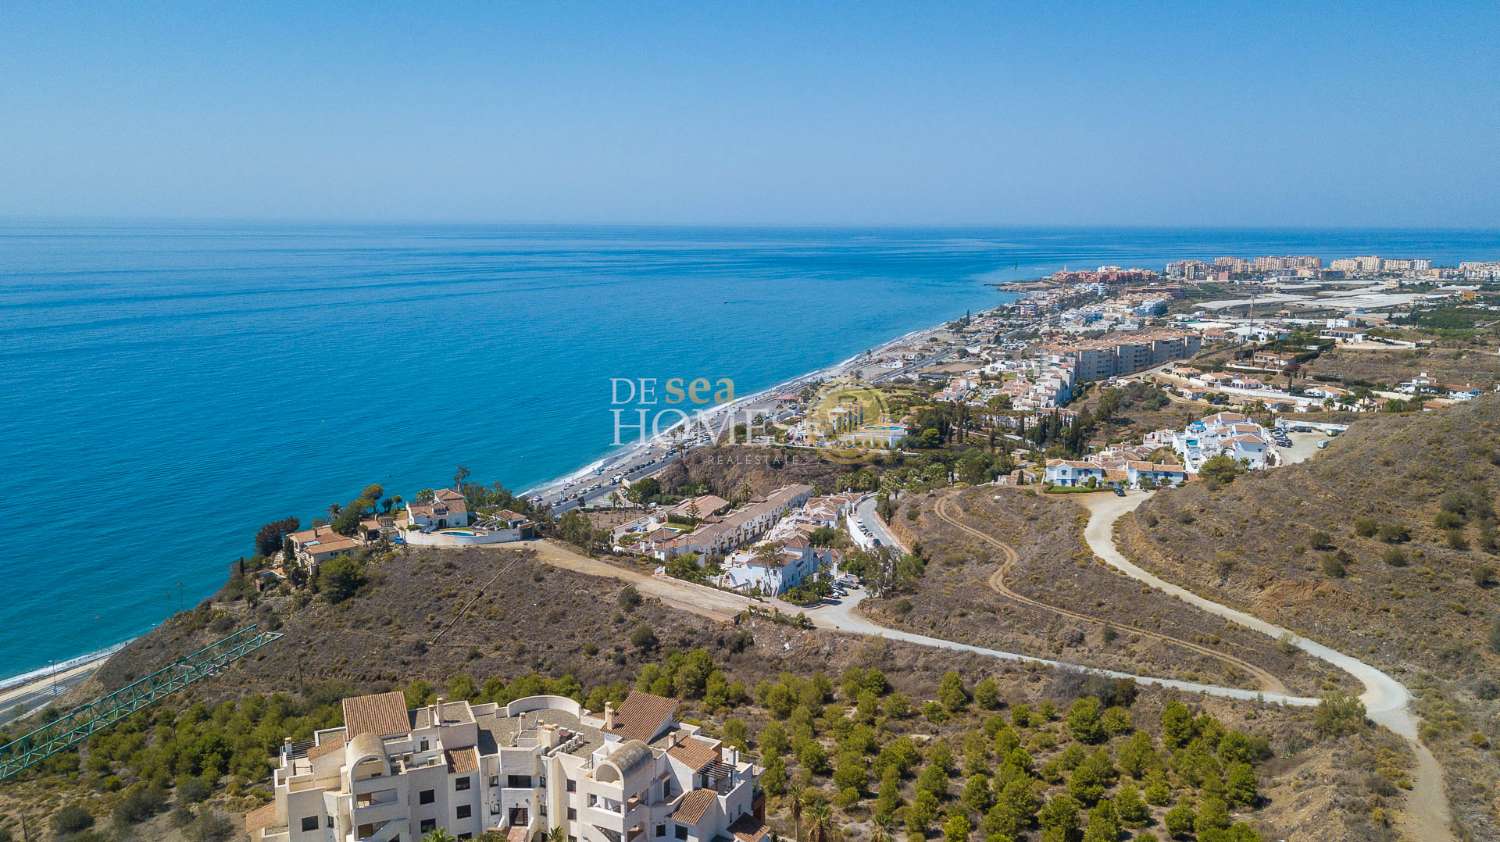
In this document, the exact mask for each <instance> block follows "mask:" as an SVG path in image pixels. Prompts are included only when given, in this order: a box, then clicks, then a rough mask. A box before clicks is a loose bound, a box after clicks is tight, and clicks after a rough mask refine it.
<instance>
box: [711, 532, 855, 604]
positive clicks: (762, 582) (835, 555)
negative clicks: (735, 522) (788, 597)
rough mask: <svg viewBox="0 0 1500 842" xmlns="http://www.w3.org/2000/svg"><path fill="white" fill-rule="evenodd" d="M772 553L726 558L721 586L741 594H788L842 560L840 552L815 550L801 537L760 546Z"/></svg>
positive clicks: (748, 552) (751, 552)
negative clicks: (769, 549)
mask: <svg viewBox="0 0 1500 842" xmlns="http://www.w3.org/2000/svg"><path fill="white" fill-rule="evenodd" d="M762 546H766V547H770V548H773V550H772V551H770V552H767V551H761V552H756V550H755V549H744V550H740V551H739V552H736V553H734V554H733V555H731V556H729V558H727V559H725V562H724V573H723V574H722V575H721V576H720V577H719V581H718V585H719V587H721V588H726V589H728V590H733V591H739V592H741V593H749V594H761V595H765V596H772V595H776V594H782V593H786V592H787V590H789V589H791V588H795V587H797V586H798V585H800V584H802V583H803V582H806V581H808V580H809V579H811V578H812V577H814V576H816V575H817V574H818V573H819V572H821V571H823V570H825V569H832V568H834V567H836V566H837V565H838V563H839V562H840V561H841V560H842V555H841V554H840V553H839V551H838V550H835V549H831V548H828V547H815V546H813V545H812V542H811V541H809V540H807V538H805V537H802V536H797V537H794V538H788V539H785V540H780V541H769V542H763V543H761V544H757V545H756V548H759V547H762Z"/></svg>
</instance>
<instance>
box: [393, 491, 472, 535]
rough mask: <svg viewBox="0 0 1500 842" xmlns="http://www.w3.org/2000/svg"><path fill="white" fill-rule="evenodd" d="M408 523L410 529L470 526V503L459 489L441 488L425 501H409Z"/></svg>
mask: <svg viewBox="0 0 1500 842" xmlns="http://www.w3.org/2000/svg"><path fill="white" fill-rule="evenodd" d="M406 524H407V528H408V529H414V530H433V529H447V528H449V527H455V526H468V525H469V503H468V501H467V500H465V499H464V495H463V494H461V493H459V492H458V491H455V490H454V489H451V488H440V489H438V490H437V491H435V492H433V495H432V499H431V500H428V501H426V502H423V503H414V502H407V504H406Z"/></svg>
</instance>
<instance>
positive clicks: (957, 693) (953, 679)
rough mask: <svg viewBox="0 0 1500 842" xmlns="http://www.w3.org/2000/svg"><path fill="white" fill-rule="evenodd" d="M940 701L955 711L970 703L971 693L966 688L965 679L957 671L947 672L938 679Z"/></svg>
mask: <svg viewBox="0 0 1500 842" xmlns="http://www.w3.org/2000/svg"><path fill="white" fill-rule="evenodd" d="M938 701H940V702H942V703H943V707H945V708H947V709H948V710H949V711H951V712H953V713H958V712H959V711H961V710H963V709H964V708H966V707H968V705H969V693H968V691H966V690H965V689H964V680H963V678H962V677H960V676H959V674H958V673H956V672H951V671H950V672H945V673H943V677H942V678H941V679H940V680H939V681H938Z"/></svg>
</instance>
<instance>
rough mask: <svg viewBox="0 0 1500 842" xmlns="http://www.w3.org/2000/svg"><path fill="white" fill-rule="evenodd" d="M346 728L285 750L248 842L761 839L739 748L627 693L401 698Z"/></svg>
mask: <svg viewBox="0 0 1500 842" xmlns="http://www.w3.org/2000/svg"><path fill="white" fill-rule="evenodd" d="M343 710H344V725H343V726H341V727H338V728H329V729H325V730H322V731H318V732H317V733H316V734H315V735H314V738H313V740H312V741H311V743H305V744H301V745H298V744H294V743H292V742H291V741H290V740H288V741H287V742H286V744H285V745H284V746H283V747H282V751H281V762H280V766H279V767H278V768H277V769H276V771H275V773H274V778H273V783H274V788H275V800H274V801H272V802H271V803H270V804H267V805H265V806H264V807H262V808H260V809H259V810H256V811H253V812H252V813H251V814H250V815H248V816H246V818H245V824H246V829H247V830H248V831H249V833H250V838H251V840H252V842H398V841H399V842H416V840H419V839H421V837H422V836H423V835H425V834H427V833H430V832H432V831H433V830H435V829H438V828H441V829H444V830H446V831H448V832H449V833H452V834H453V835H454V836H456V837H457V838H459V839H472V838H474V837H476V836H478V835H479V834H481V833H483V832H486V831H498V832H501V833H504V834H505V835H506V837H507V839H509V840H513V842H537V840H539V839H540V838H541V837H543V836H544V835H545V834H546V833H547V832H549V831H550V830H552V829H553V828H557V827H560V828H562V829H563V831H564V832H565V833H566V834H567V838H568V839H569V840H570V842H656V840H687V842H718V840H733V842H760V841H761V840H763V839H765V838H767V837H768V836H769V831H768V830H767V829H766V828H765V825H764V823H763V818H764V802H763V796H762V795H761V794H760V793H759V791H758V790H757V787H756V768H755V766H754V765H753V764H752V763H751V762H749V761H748V760H745V759H742V758H741V757H740V755H739V752H737V751H736V750H734V749H732V748H729V747H727V746H724V745H722V744H721V743H720V742H719V741H718V740H714V739H710V738H708V737H705V736H703V735H701V734H699V733H698V729H697V728H696V727H694V726H690V725H683V724H681V723H678V722H677V720H676V710H677V702H676V701H675V700H673V699H667V698H663V697H661V696H653V695H650V694H647V693H639V692H632V693H630V695H629V696H628V697H627V698H626V699H625V701H624V702H623V703H621V704H620V706H619V708H618V709H614V708H613V707H611V706H609V705H606V706H605V709H604V712H603V715H602V716H599V717H596V716H593V715H591V713H590V712H589V711H587V710H585V709H583V708H582V707H580V706H579V704H578V703H577V702H575V701H573V700H572V699H569V698H566V697H562V696H530V697H527V698H524V699H517V700H515V701H513V702H511V703H509V704H506V705H497V704H494V703H487V704H481V705H471V704H470V703H468V702H465V701H458V702H445V701H443V700H442V699H438V701H437V703H436V704H433V705H427V706H424V707H419V708H416V709H415V710H408V709H407V707H406V701H405V697H404V696H403V695H402V694H401V693H400V692H393V693H380V694H376V695H370V696H358V697H354V698H350V699H345V700H344V702H343Z"/></svg>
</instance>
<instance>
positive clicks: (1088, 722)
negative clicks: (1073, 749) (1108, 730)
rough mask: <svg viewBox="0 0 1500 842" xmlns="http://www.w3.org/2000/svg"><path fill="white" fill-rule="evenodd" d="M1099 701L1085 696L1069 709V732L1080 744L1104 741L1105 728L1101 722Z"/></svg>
mask: <svg viewBox="0 0 1500 842" xmlns="http://www.w3.org/2000/svg"><path fill="white" fill-rule="evenodd" d="M1099 710H1100V706H1099V700H1098V699H1096V698H1094V697H1092V696H1085V697H1083V698H1081V699H1078V700H1077V701H1075V702H1073V705H1072V707H1070V708H1068V732H1069V733H1071V734H1072V735H1073V739H1075V740H1077V741H1079V742H1080V743H1097V742H1099V741H1100V740H1102V739H1104V726H1103V725H1102V724H1100V722H1099Z"/></svg>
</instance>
